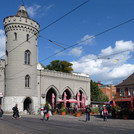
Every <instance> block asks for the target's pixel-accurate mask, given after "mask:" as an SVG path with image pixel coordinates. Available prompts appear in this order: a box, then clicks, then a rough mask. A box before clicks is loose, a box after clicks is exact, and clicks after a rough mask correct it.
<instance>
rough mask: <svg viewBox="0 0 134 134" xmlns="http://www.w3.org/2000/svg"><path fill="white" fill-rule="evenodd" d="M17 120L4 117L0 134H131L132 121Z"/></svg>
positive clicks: (96, 118) (94, 118)
mask: <svg viewBox="0 0 134 134" xmlns="http://www.w3.org/2000/svg"><path fill="white" fill-rule="evenodd" d="M21 116H22V118H21V119H19V120H14V119H12V118H11V117H12V115H4V119H3V120H0V134H90V133H91V134H105V133H106V134H107V133H108V134H133V133H134V120H123V119H108V120H107V121H103V119H102V118H100V117H99V116H98V115H93V116H91V120H90V121H88V122H85V115H83V116H81V117H75V116H72V115H65V116H61V115H53V116H50V120H49V121H44V122H43V121H42V120H40V119H41V118H42V116H40V115H21Z"/></svg>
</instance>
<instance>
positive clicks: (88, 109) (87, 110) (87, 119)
mask: <svg viewBox="0 0 134 134" xmlns="http://www.w3.org/2000/svg"><path fill="white" fill-rule="evenodd" d="M90 112H91V109H90V105H88V106H87V107H86V121H89V120H90Z"/></svg>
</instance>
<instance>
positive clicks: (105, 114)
mask: <svg viewBox="0 0 134 134" xmlns="http://www.w3.org/2000/svg"><path fill="white" fill-rule="evenodd" d="M107 117H108V110H107V109H106V107H104V110H103V119H104V121H107Z"/></svg>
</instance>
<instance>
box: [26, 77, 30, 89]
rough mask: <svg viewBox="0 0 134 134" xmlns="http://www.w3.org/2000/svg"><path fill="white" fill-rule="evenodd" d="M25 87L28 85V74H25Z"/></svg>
mask: <svg viewBox="0 0 134 134" xmlns="http://www.w3.org/2000/svg"><path fill="white" fill-rule="evenodd" d="M25 87H30V76H29V75H26V76H25Z"/></svg>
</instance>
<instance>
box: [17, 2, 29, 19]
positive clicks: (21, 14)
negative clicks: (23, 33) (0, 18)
mask: <svg viewBox="0 0 134 134" xmlns="http://www.w3.org/2000/svg"><path fill="white" fill-rule="evenodd" d="M16 16H19V17H26V18H29V16H28V13H27V11H26V9H25V7H24V5H23V4H22V5H21V7H20V9H19V10H18V12H17V14H16Z"/></svg>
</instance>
